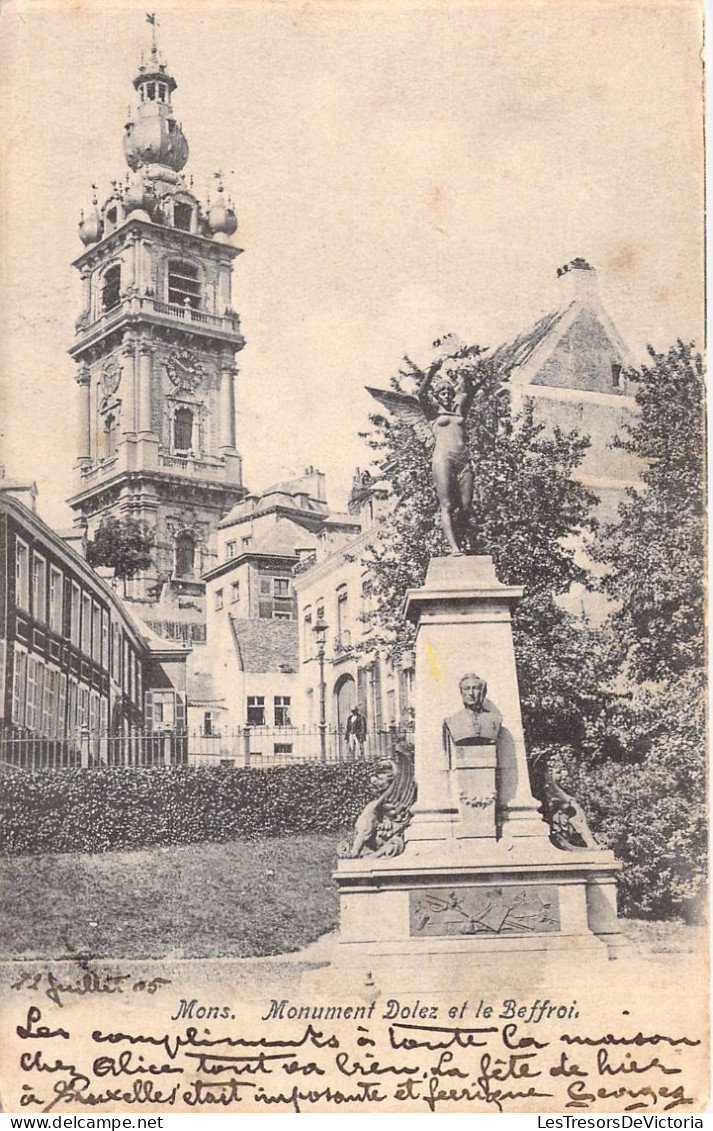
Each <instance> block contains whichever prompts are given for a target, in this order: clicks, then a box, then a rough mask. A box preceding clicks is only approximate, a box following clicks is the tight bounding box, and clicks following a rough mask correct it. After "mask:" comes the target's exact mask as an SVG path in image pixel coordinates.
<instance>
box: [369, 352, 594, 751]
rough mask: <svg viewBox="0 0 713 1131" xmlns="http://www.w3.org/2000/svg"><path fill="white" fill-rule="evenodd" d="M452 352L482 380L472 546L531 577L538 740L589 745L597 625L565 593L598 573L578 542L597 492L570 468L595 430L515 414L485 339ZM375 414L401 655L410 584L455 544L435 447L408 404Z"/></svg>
mask: <svg viewBox="0 0 713 1131" xmlns="http://www.w3.org/2000/svg"><path fill="white" fill-rule="evenodd" d="M454 357H455V358H457V359H458V361H459V363H460V365H461V367H463V368H465V369H466V376H467V377H468V379H470V380H472V382H473V385H474V386H479V392H478V393H477V395H476V396H475V398H474V400H473V403H472V405H471V409H470V413H469V419H468V446H469V450H470V455H471V460H472V464H473V468H474V472H475V491H474V499H473V506H472V514H471V518H470V522H469V541H470V548H471V552H473V553H477V554H489V555H491V556H492V558H493V560H494V563H495V568H496V572H497V575H498V577H499V578H500V580H501V581H502V582H503V583H505V584H515V585H523V586H524V588H525V596H524V599H523V600H522V601H521V603H520V605H519V606H518V608H517V610H516V613H515V616H514V623H513V629H514V640H515V651H516V657H517V663H518V676H519V681H520V691H521V699H522V708H523V721H524V724H525V732H526V737H527V740H528V746H529V748H530V749H531V750H532V749H534V748H535V747H536V746H538V745H539V746H545V745H547V744H548V743H552V742H555V741H556V742H559V743H562V742H564V743H567V742H570V743H580V744H581V743H583V742H586V741H587V729H588V725H589V719H590V718H594V717H595V716H596V715H597V713H598V712H599V711H600V710H601V696H600V692H599V687H600V683H601V681H600V673H599V672H598V671H597V670H596V657H597V654H598V652H597V649H596V648H595V647H593V640H592V637H593V630H591V629H590V628H588V627H587V625H586V624H584V623H583V622H581V621H577V620H575V618H574V617H572V616H571V615H569V614H568V613H567V612H565V611H564V610H563V609H562V608H560V607H559V606H558V604H557V602H556V598H557V596H559V595H562V594H565V593H567V592H568V590H569V589H570V587H571V586H572V585H573V584H574V583H580V584H583V585H585V586H586V585H589V584H590V579H589V575H588V573H587V571H586V570H585V569H584V568H583V567H582V566H581V565H580V564H579V563H578V561H577V557H576V549H577V545H578V543H579V542H580V541H581V539H582V538H583V537H584V536H585V535H586V534H588V533H592V532H593V531H594V529H595V525H596V523H595V520H594V518H593V508H594V506H595V504H596V502H597V499H596V497H595V496H594V495H593V494H592V493H591V492H590V491H588V490H586V489H585V488H584V487H583V486H582V485H581V484H579V483H578V482H576V481H575V480H574V479H573V477H572V475H573V472H574V471H575V469H576V468H577V466H578V465H579V463H580V462H581V460H582V457H583V455H584V453H585V451H586V448H587V446H588V442H589V441H588V439H587V438H586V437H584V436H582V435H580V434H578V433H577V432H569V433H565V432H562V431H561V430H558V429H557V430H555V431H554V432H553V433H551V434H549V433H547V432H546V431H545V429H544V426H543V425H541V424H538V423H536V422H535V420H534V417H533V413H532V410H531V409H530V408H526V409H525V410H524V411H523V413H521V414H519V415H517V416H515V415H513V413H512V411H511V403H510V396H509V393H508V385H507V381H506V377H505V374H504V372H503V368H502V367H501V365H499V364H498V362H497V360H495V359H493V358H492V357H489V356H488V354H487V353H484V352H482V351H481V350H480V348H479V347H477V346H472V347H466V348H464V349H462V350H460V351H458V353H457V354H454ZM423 376H424V374H423V372H422V371H421V370H420V369H419V368H418V367H417V366H416V365H414V364H413V363H412V362H411V361H409V359H408V358H407V359H406V364H405V367H404V369H402V370H401V372H400V373H399V375H398V376H397V377H395V378H394V379H392V382H391V385H392V388H393V389H394V390H395V391H397V392H404V391H410V389H409V388H408V386H409V385H413V383H414V382H415V383H419V382H420V381H421V380H422V378H423ZM371 420H372V424H373V432H372V433H370V434H369V436H368V437H367V439H368V441H369V443H370V446H371V447H372V449H373V450H374V451H375V452H376V453H377V460H378V463H379V466H380V472H381V475H382V477H383V479H385V480H386V481H387V484H388V487H389V489H390V495H391V508H390V511H389V513H388V515H387V516H386V517H385V518H384V520H383V521H382V523H381V524H380V526H379V527H378V528H377V531H376V534H375V537H374V540H373V543H372V546H371V547H370V553H369V558H368V564H369V565H370V567H371V585H372V590H373V593H374V596H375V598H376V604H377V606H378V611H377V614H376V619H377V621H378V625H379V628H380V629H381V635H380V637H379V639H378V641H377V642H378V643H380V644H382V645H384V646H385V647H386V648H387V649H388V651H389V652H391V653H392V654H398V653H399V652H401V651H403V650H404V649H405V648H408V647H410V646H411V643H412V639H413V630H412V628H411V626H410V625H408V624H405V623H404V621H403V617H402V612H401V610H402V603H403V596H404V593H405V592H406V590H407V589H409V588H413V587H418V586H420V585H422V584H423V581H424V578H425V573H426V568H427V565H428V561H429V559H430V558H431V556H433V555H437V554H443V553H444V552H445V543H444V540H443V536H442V534H441V531H440V528H439V524H438V521H437V504H436V497H435V490H434V486H433V482H432V475H431V469H430V452H429V450H428V449H427V448H426V447H425V445H424V444H423V442H422V441H421V440H420V439H419V437H418V435H417V433H416V431H415V429H414V427H413V425H412V424H411V423H409V421H408V420H407V419H405V418H401V417H399V416H398V414H396V415H393V416H392V415H390V416H384V415H382V414H376V415H374V416H372V418H371ZM485 674H487V673H485Z"/></svg>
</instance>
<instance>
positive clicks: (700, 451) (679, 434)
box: [594, 341, 705, 682]
mask: <svg viewBox="0 0 713 1131" xmlns="http://www.w3.org/2000/svg"><path fill="white" fill-rule="evenodd" d="M649 353H650V356H651V359H652V363H651V364H650V365H644V366H642V367H641V369H640V370H639V371H634V372H631V373H629V375H628V376H629V379H630V380H631V381H632V382H634V383H635V386H636V403H637V406H638V410H639V411H638V414H637V417H636V419H635V420H634V422H633V423H632V424H630V425H628V426H627V427H626V429H625V432H624V434H623V435H622V436H621V437H620V438H619V440H618V441H617V443H618V446H620V447H622V448H624V449H625V450H626V451H627V452H630V453H631V454H632V455H634V456H636V457H638V458H639V459H640V460H641V461H642V463H641V466H642V472H641V480H642V486H641V487H640V488H633V487H631V488H629V489H628V491H627V497H626V500H625V501H624V502H623V503H622V504H621V505H620V507H619V517H618V521H616V522H614V523H609V524H607V525H605V526H603V528H602V530H601V532H600V537H599V540H598V542H597V544H596V545H595V547H594V555H595V557H596V558H597V560H599V561H600V562H602V563H603V564H604V565H605V566H606V568H607V574H606V576H605V578H604V580H603V582H602V588H603V590H604V592H605V593H606V594H607V596H608V597H610V598H611V600H612V601H613V602H615V603H616V611H615V612H614V613H613V615H612V618H611V623H612V629H613V633H614V639H615V644H616V650H617V660H618V662H619V663H620V664H623V663H626V664H627V665H628V668H629V672H630V675H631V678H632V679H633V680H634V681H638V680H652V681H657V682H667V681H670V680H675V679H676V678H677V677H678V676H681V675H684V674H686V673H687V672H690V671H692V670H694V669H701V665H702V661H703V651H704V636H703V634H704V574H705V568H704V566H705V557H704V537H705V486H704V483H705V479H704V448H705V420H704V403H705V401H704V396H705V389H704V376H703V364H702V361H701V357H700V355H699V354H698V353H696V351H695V348H694V347H693V346H692V345H686V344H684V343H683V342H680V341H679V342H677V344H676V345H675V346H673V347H672V348H671V349H670V350H669V351H668V353H666V354H658V353H656V352H655V351H654V350H652V349H650V350H649Z"/></svg>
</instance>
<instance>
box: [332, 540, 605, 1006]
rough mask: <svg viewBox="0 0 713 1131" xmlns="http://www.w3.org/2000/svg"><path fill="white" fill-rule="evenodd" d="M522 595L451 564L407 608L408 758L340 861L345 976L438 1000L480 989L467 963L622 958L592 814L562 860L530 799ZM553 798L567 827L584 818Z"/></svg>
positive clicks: (480, 572)
mask: <svg viewBox="0 0 713 1131" xmlns="http://www.w3.org/2000/svg"><path fill="white" fill-rule="evenodd" d="M521 595H522V590H521V589H520V588H518V587H514V586H506V585H502V584H500V583H499V582H498V580H497V578H496V576H495V569H494V566H493V562H492V559H491V558H488V557H466V556H463V555H461V554H458V555H456V554H452V555H451V556H449V557H444V558H434V559H432V560H431V562H430V565H429V568H428V572H427V576H426V580H425V584H424V585H423V587H422V588H420V589H414V590H411V591H409V593H408V594H407V596H406V601H405V614H406V616H407V617H409V618H410V619H411V620H412V621H413V622H414V623H415V625H416V691H415V717H416V731H415V757H414V763H413V767H411V764H410V759H408V757H407V755H406V754H405V753H402V754H401V755H400V756H399V764H398V766H397V771H396V774H395V776H394V777H393V780H392V781H391V782H390V783H389V784H388V785H387V787H386V789H385V790H384V792H383V793H382V794H381V796H380V797H379V798H377V799H376V801H375V802H372V803H371V805H370V806H367V810H365V812H364V814H362V819H361V821H360V824H359V828H358V829H357V834H356V835H355V837H354V840H353V841H352V842H350V843H349V844H348V845H345V846H343V848H342V857H343V858H342V859H341V860H340V861H339V864H338V867H337V871H336V874H335V879H336V883H337V887H338V889H339V898H340V941H339V945H338V947H337V949H336V954H335V958H334V962H333V965H336V966H338V967H344V968H345V970H347V969H348V970H349V971H350V972H351V975H352V977H357V978H358V977H359V976H360V975H362V976H363V977H366V976H367V973H371V974H372V975H373V977H374V978H377V979H379V978H380V979H383V982H384V984H387V983H388V985H389V987H390V989H393V990H396V989H398V988H399V985H401V986H402V988H404V989H406V988H408V987H409V986H414V985H418V986H419V987H421V988H426V987H429V988H432V989H434V990H435V989H438V988H439V987H442V988H447V987H453V986H454V985H457V984H458V982H459V980H460V981H464V980H466V981H467V980H468V979H470V980H471V981H472V974H473V962H474V960H476V961H477V962H479V963H480V962H481V961H483V962H487V961H489V960H490V961H493V960H499V959H502V958H504V957H505V956H507V955H516V954H523V955H528V956H529V960H531V961H534V960H535V959H536V957H537V955H538V954H539V956H540V957H541V958H542V959H543V960H550V959H551V958H554V957H555V956H556V955H557V954H559V955H560V956H563V957H570V956H573V955H574V954H575V953H576V954H582V955H584V956H591V957H595V956H600V957H603V958H606V957H607V956H608V957H615V955H616V953H617V949H618V948H619V947H620V946H621V945H622V943H623V942H624V940H623V938H622V936H621V934H620V931H619V926H618V922H617V916H616V874H617V871H618V870H619V867H620V865H619V864H618V863H617V861H616V860H615V859H614V856H613V854H612V853H611V852H610V851H608V850H605V849H602V848H600V847H599V846H598V845H597V844H596V842H595V841H594V840H593V838H592V837H591V834H590V833H589V831H588V830H587V829H586V822H584V819H583V815H582V822H583V828H584V830H586V835H584V837H583V844H584V845H585V846H584V847H579V848H578V847H576V846H574V845H572V844H569V843H567V844H566V845H563V847H556V845H555V844H553V843H552V840H551V835H550V828H549V826H548V824H547V823H546V822H545V820H544V818H543V816H542V813H541V807H540V804H539V802H538V801H537V800H536V799H535V798H534V797H533V795H532V792H531V788H530V779H529V773H528V767H527V759H526V753H525V742H524V736H523V729H522V718H521V713H520V698H519V692H518V683H517V672H516V668H515V654H514V649H513V640H512V626H511V611H512V609H513V608H514V606H515V605H516V603H517V601H518V600H519V598H520V597H521ZM475 673H478V674H475ZM414 778H415V786H414ZM559 793H560V795H561V796H560V798H559V804H560V806H561V812H562V814H565V813H566V812H567V811H569V810H571V809H572V807H573V806H575V807H576V803H575V802H573V800H572V799H571V798H568V797H567V795H566V794H565V793H564V792H563V791H561V790H560V791H559ZM414 795H415V799H414ZM568 807H569V808H568ZM579 812H580V813H581V810H580V811H579ZM564 820H565V818H564V816H563V817H562V821H564ZM561 823H562V822H560V824H561ZM561 832H562V830H561V829H560V833H561Z"/></svg>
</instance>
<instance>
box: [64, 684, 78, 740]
mask: <svg viewBox="0 0 713 1131" xmlns="http://www.w3.org/2000/svg"><path fill="white" fill-rule="evenodd" d="M78 690H79V688H78V687H77V681H76V679H73V677H72V676H70V677H69V713H68V715H67V730H68V731H70V732H71V731H74V730H76V729H77V699H78V695H77V692H78Z"/></svg>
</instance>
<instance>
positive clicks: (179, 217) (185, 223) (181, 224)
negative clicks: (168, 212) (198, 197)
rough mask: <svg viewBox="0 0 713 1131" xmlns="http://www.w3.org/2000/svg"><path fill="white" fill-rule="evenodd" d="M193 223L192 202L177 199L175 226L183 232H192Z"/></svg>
mask: <svg viewBox="0 0 713 1131" xmlns="http://www.w3.org/2000/svg"><path fill="white" fill-rule="evenodd" d="M192 223H193V208H192V207H191V205H190V204H182V203H181V202H180V201H176V203H175V204H174V206H173V226H174V227H175V228H180V230H181V231H182V232H190V230H191V225H192Z"/></svg>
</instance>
